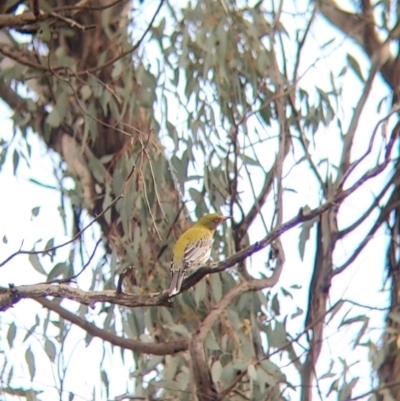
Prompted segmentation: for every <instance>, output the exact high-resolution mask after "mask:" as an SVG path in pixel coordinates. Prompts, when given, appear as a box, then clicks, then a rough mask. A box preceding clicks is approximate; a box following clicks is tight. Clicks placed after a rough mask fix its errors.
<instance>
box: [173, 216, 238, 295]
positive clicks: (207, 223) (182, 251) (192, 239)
mask: <svg viewBox="0 0 400 401" xmlns="http://www.w3.org/2000/svg"><path fill="white" fill-rule="evenodd" d="M231 217H232V216H223V215H222V214H220V213H211V214H206V215H205V216H203V217H201V218H200V219H199V221H198V222H197V223H195V224H194V225H193V226H192V227H190V228H189V229H188V230H186V231H185V232H184V233H183V234H182V235H181V236H180V237H179V238H178V240H177V241H176V243H175V245H174V248H173V252H172V253H173V257H172V261H171V276H172V280H171V285H170V287H169V290H168V295H169V297H172V296H174V295H177V294H179V292H180V290H181V286H182V282H183V279H184V278H185V275H186V272H187V271H188V269H195V268H198V267H201V266H202V265H204V264H205V263H207V261H208V259H209V258H210V255H211V248H212V238H213V235H214V232H215V229H216V228H217V227H218V226H219V225H220V224H221V223H222V222H224V221H226V220H228V219H230V218H231Z"/></svg>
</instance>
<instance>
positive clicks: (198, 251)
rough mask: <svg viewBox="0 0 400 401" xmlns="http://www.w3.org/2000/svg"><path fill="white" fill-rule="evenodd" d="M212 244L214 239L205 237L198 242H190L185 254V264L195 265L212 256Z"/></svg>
mask: <svg viewBox="0 0 400 401" xmlns="http://www.w3.org/2000/svg"><path fill="white" fill-rule="evenodd" d="M211 246H212V239H211V238H208V237H205V238H201V239H199V240H198V241H196V242H193V243H189V244H188V245H187V246H186V248H185V253H184V255H183V265H184V266H185V265H186V266H188V267H190V266H195V265H198V264H201V263H205V262H206V261H207V260H208V258H209V257H210V253H211Z"/></svg>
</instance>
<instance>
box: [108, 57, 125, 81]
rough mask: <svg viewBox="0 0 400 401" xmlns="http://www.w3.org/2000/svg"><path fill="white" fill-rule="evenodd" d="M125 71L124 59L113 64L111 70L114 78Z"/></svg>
mask: <svg viewBox="0 0 400 401" xmlns="http://www.w3.org/2000/svg"><path fill="white" fill-rule="evenodd" d="M123 71H124V63H123V61H122V60H118V61H116V62H115V63H114V65H113V69H112V71H111V77H112V78H113V79H115V78H118V77H119V76H120V75H121V74H122V72H123Z"/></svg>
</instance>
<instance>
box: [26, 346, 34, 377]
mask: <svg viewBox="0 0 400 401" xmlns="http://www.w3.org/2000/svg"><path fill="white" fill-rule="evenodd" d="M25 360H26V363H27V364H28V369H29V374H30V376H31V380H33V378H34V376H35V370H36V368H35V358H34V355H33V352H32V351H31V349H30V348H28V349H27V350H26V352H25Z"/></svg>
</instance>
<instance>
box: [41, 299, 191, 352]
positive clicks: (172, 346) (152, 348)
mask: <svg viewBox="0 0 400 401" xmlns="http://www.w3.org/2000/svg"><path fill="white" fill-rule="evenodd" d="M36 302H39V303H40V304H41V305H42V306H44V307H45V308H47V309H49V310H51V311H53V312H55V313H57V314H58V315H60V316H61V317H62V318H64V319H65V320H68V321H69V322H71V323H73V324H75V325H77V326H79V327H80V328H81V329H83V330H85V331H86V332H87V333H89V334H90V335H92V336H93V337H98V338H100V339H102V340H104V341H108V342H109V343H111V344H113V345H116V346H117V347H121V348H124V349H129V350H132V351H133V352H137V353H143V354H152V355H171V354H175V353H177V352H181V351H186V350H187V348H188V341H187V339H186V338H181V339H179V340H175V341H168V342H162V343H146V342H142V341H139V340H134V339H132V338H122V337H118V336H117V335H115V334H113V333H110V332H109V331H106V330H104V329H100V328H99V327H97V326H96V325H94V324H93V323H89V322H87V321H86V320H84V319H82V318H81V317H79V316H77V315H76V314H74V313H72V312H69V311H68V310H66V309H64V308H63V307H62V306H60V305H58V304H57V303H56V302H52V301H49V300H47V299H43V298H42V299H36Z"/></svg>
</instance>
